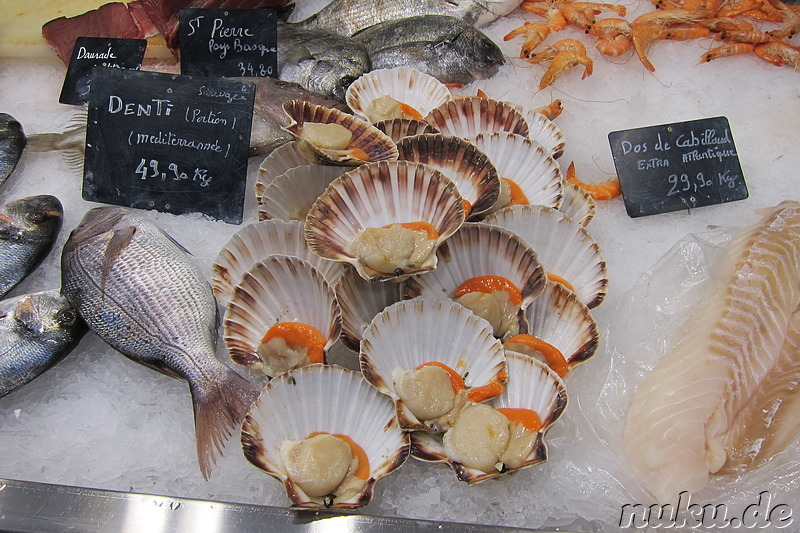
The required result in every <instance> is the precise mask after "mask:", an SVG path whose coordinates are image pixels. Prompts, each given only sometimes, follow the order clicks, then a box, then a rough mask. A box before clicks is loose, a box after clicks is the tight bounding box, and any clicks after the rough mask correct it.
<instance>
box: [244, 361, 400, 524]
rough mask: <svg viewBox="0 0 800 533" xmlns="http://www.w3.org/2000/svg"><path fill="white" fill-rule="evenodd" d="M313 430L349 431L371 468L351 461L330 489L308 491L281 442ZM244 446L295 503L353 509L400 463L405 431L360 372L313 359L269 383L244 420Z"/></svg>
mask: <svg viewBox="0 0 800 533" xmlns="http://www.w3.org/2000/svg"><path fill="white" fill-rule="evenodd" d="M318 433H321V434H327V435H332V436H345V437H347V438H348V439H349V440H350V441H352V442H353V443H354V444H355V445H357V447H358V448H360V450H361V451H363V454H364V455H363V456H362V457H364V456H365V457H366V462H367V463H368V466H369V468H368V470H367V469H365V468H363V466H362V468H361V470H360V471H359V469H352V468H351V469H348V471H347V474H346V477H345V478H344V480H343V482H342V483H340V484H339V485H338V486H337V487H336V489H334V491H333V492H334V493H333V494H328V495H325V496H309V495H308V494H307V493H306V492H305V490H304V488H303V487H304V486H305V487H306V490H309V488H308V486H307V485H304V484H303V483H302V481H301V482H299V483H298V480H295V479H293V477H291V476H290V472H291V473H294V471H295V470H296V468H293V465H292V464H287V463H288V462H289V461H288V460H287V454H286V453H282V449H284V450H285V449H286V447H287V444H288V443H294V442H302V441H304V440H305V439H307V438H308V437H309V436H311V435H313V434H318ZM242 448H243V451H244V456H245V457H246V458H247V460H248V461H250V462H251V463H252V464H253V465H255V466H256V467H257V468H259V469H261V470H263V471H264V472H266V473H267V474H269V475H270V476H272V477H273V478H275V479H277V480H278V481H280V482H281V483H283V485H284V487H285V489H286V495H287V496H288V498H289V501H290V504H291V506H292V507H293V508H305V509H354V508H358V507H361V506H364V505H367V504H368V503H369V502H370V500H371V498H372V495H373V493H374V490H375V483H376V482H377V481H378V480H379V479H381V478H383V477H385V476H387V475H389V474H391V473H392V472H394V471H395V470H397V469H398V468H400V466H402V464H403V463H404V462H405V460H406V459H407V458H408V452H409V436H408V434H407V433H405V432H403V431H401V430H400V428H399V427H398V425H397V421H396V420H395V416H394V407H393V405H392V402H391V401H389V400H388V399H387V398H386V397H385V396H384V395H382V394H380V393H378V392H377V391H376V390H375V389H374V388H373V387H371V386H370V385H369V384H368V383H367V382H366V381H364V379H363V378H362V377H361V375H360V374H359V373H358V372H353V371H351V370H346V369H344V368H341V367H337V366H327V365H318V364H316V365H309V366H305V367H303V368H298V369H295V370H292V371H289V372H286V373H284V374H281V375H279V376H277V377H276V378H275V379H273V380H272V381H270V382H269V383H268V384H267V386H266V387H265V388H264V390H263V392H262V393H261V396H260V397H259V399H258V400H257V401H256V402H255V404H253V406H252V408H251V409H250V412H249V413H248V414H247V416H246V417H245V420H244V423H243V424H242ZM351 449H352V447H351ZM310 473H311V475H312V477H316V478H318V477H320V473H319V472H314V471H313V469H312V471H311V472H310ZM334 483H335V482H334Z"/></svg>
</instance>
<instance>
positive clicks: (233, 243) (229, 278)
mask: <svg viewBox="0 0 800 533" xmlns="http://www.w3.org/2000/svg"><path fill="white" fill-rule="evenodd" d="M271 255H290V256H294V257H299V258H300V259H304V260H306V261H308V262H309V263H311V265H312V266H314V267H315V268H317V269H318V270H319V271H320V272H322V274H323V275H324V276H325V279H327V280H328V283H330V284H334V283H336V280H337V279H339V276H340V275H341V274H342V265H341V264H339V263H337V262H336V261H329V260H327V259H323V258H322V257H320V256H318V255H316V254H315V253H313V252H312V251H311V250H310V249H309V248H308V246H307V245H306V239H305V234H304V232H303V223H302V222H298V221H291V222H286V221H283V220H265V221H263V222H258V223H255V224H248V225H247V226H244V227H243V228H242V229H240V230H239V231H238V232H236V233H235V234H234V235H233V237H231V239H230V240H229V241H228V243H227V244H226V245H225V246H224V247H223V248H222V250H220V252H219V254H218V255H217V258H216V259H215V260H214V265H213V266H212V267H211V283H212V286H213V288H214V294H215V295H216V296H217V299H218V300H219V301H220V303H222V304H224V303H226V302H227V301H228V299H229V298H230V297H231V294H233V288H234V287H235V286H236V285H237V284H238V283H239V282H240V281H241V279H242V277H243V276H244V273H245V272H247V270H249V269H250V267H252V266H253V265H254V264H256V263H257V262H259V261H261V260H262V259H266V258H267V257H269V256H271Z"/></svg>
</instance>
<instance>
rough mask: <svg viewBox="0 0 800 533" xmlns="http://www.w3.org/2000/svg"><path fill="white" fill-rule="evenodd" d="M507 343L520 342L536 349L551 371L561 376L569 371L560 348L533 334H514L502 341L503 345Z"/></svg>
mask: <svg viewBox="0 0 800 533" xmlns="http://www.w3.org/2000/svg"><path fill="white" fill-rule="evenodd" d="M509 344H522V345H524V346H527V347H528V348H532V349H533V350H536V351H537V352H539V353H540V354H542V355H543V356H544V359H545V361H547V365H548V366H549V367H550V368H552V369H553V372H555V373H556V374H558V375H559V376H560V377H562V378H563V377H564V376H565V375H566V374H567V372H568V371H569V364H568V363H567V360H566V359H565V358H564V354H562V353H561V350H559V349H558V348H556V347H555V346H553V345H552V344H550V343H549V342H546V341H543V340H542V339H540V338H538V337H534V336H533V335H514V336H513V337H510V338H508V339H507V340H506V341H505V342H504V343H503V345H505V346H508V345H509Z"/></svg>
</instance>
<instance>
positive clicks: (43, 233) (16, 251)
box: [0, 195, 63, 297]
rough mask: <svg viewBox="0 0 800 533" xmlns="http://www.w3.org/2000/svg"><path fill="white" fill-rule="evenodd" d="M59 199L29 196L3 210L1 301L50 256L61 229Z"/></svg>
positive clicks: (0, 216) (0, 229) (0, 211)
mask: <svg viewBox="0 0 800 533" xmlns="http://www.w3.org/2000/svg"><path fill="white" fill-rule="evenodd" d="M62 214H63V209H62V207H61V202H60V201H59V200H58V198H56V197H55V196H49V195H41V196H28V197H26V198H20V199H18V200H12V201H10V202H8V203H7V204H5V205H2V206H0V297H3V296H5V295H6V294H8V292H9V291H10V290H11V289H13V288H14V287H15V286H16V285H17V284H18V283H19V282H20V281H22V280H23V279H24V278H25V276H27V275H28V274H29V273H30V272H32V271H33V269H34V268H36V266H37V265H39V263H41V262H42V260H43V259H44V258H45V257H46V256H47V253H48V252H49V251H50V249H51V248H52V247H53V243H54V242H55V240H56V237H57V236H58V231H59V229H60V228H61V219H62Z"/></svg>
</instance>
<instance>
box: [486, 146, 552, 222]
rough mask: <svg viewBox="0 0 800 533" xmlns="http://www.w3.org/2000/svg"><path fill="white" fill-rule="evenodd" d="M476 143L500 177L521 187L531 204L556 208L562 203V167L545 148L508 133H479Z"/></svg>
mask: <svg viewBox="0 0 800 533" xmlns="http://www.w3.org/2000/svg"><path fill="white" fill-rule="evenodd" d="M473 144H475V146H477V147H478V149H479V150H480V151H482V152H483V153H485V154H486V155H487V156H488V157H489V160H490V161H491V162H492V163H493V164H494V166H495V168H496V169H497V174H498V175H499V176H500V177H501V178H508V179H511V180H513V181H514V182H515V183H516V184H517V185H519V186H520V188H521V189H522V192H523V193H525V196H526V197H527V198H528V202H529V203H530V204H536V205H546V206H548V207H555V208H557V207H558V206H560V205H561V200H562V196H563V178H562V176H561V169H560V168H559V166H558V163H556V161H555V159H553V158H552V157H550V156H549V155H548V154H547V151H546V150H545V149H544V148H542V147H541V146H539V145H538V144H536V143H535V142H533V141H531V140H530V139H526V138H525V137H520V136H519V135H513V134H510V133H507V132H498V133H493V134H490V135H488V134H480V135H478V136H477V137H476V138H475V140H474V141H473Z"/></svg>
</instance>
